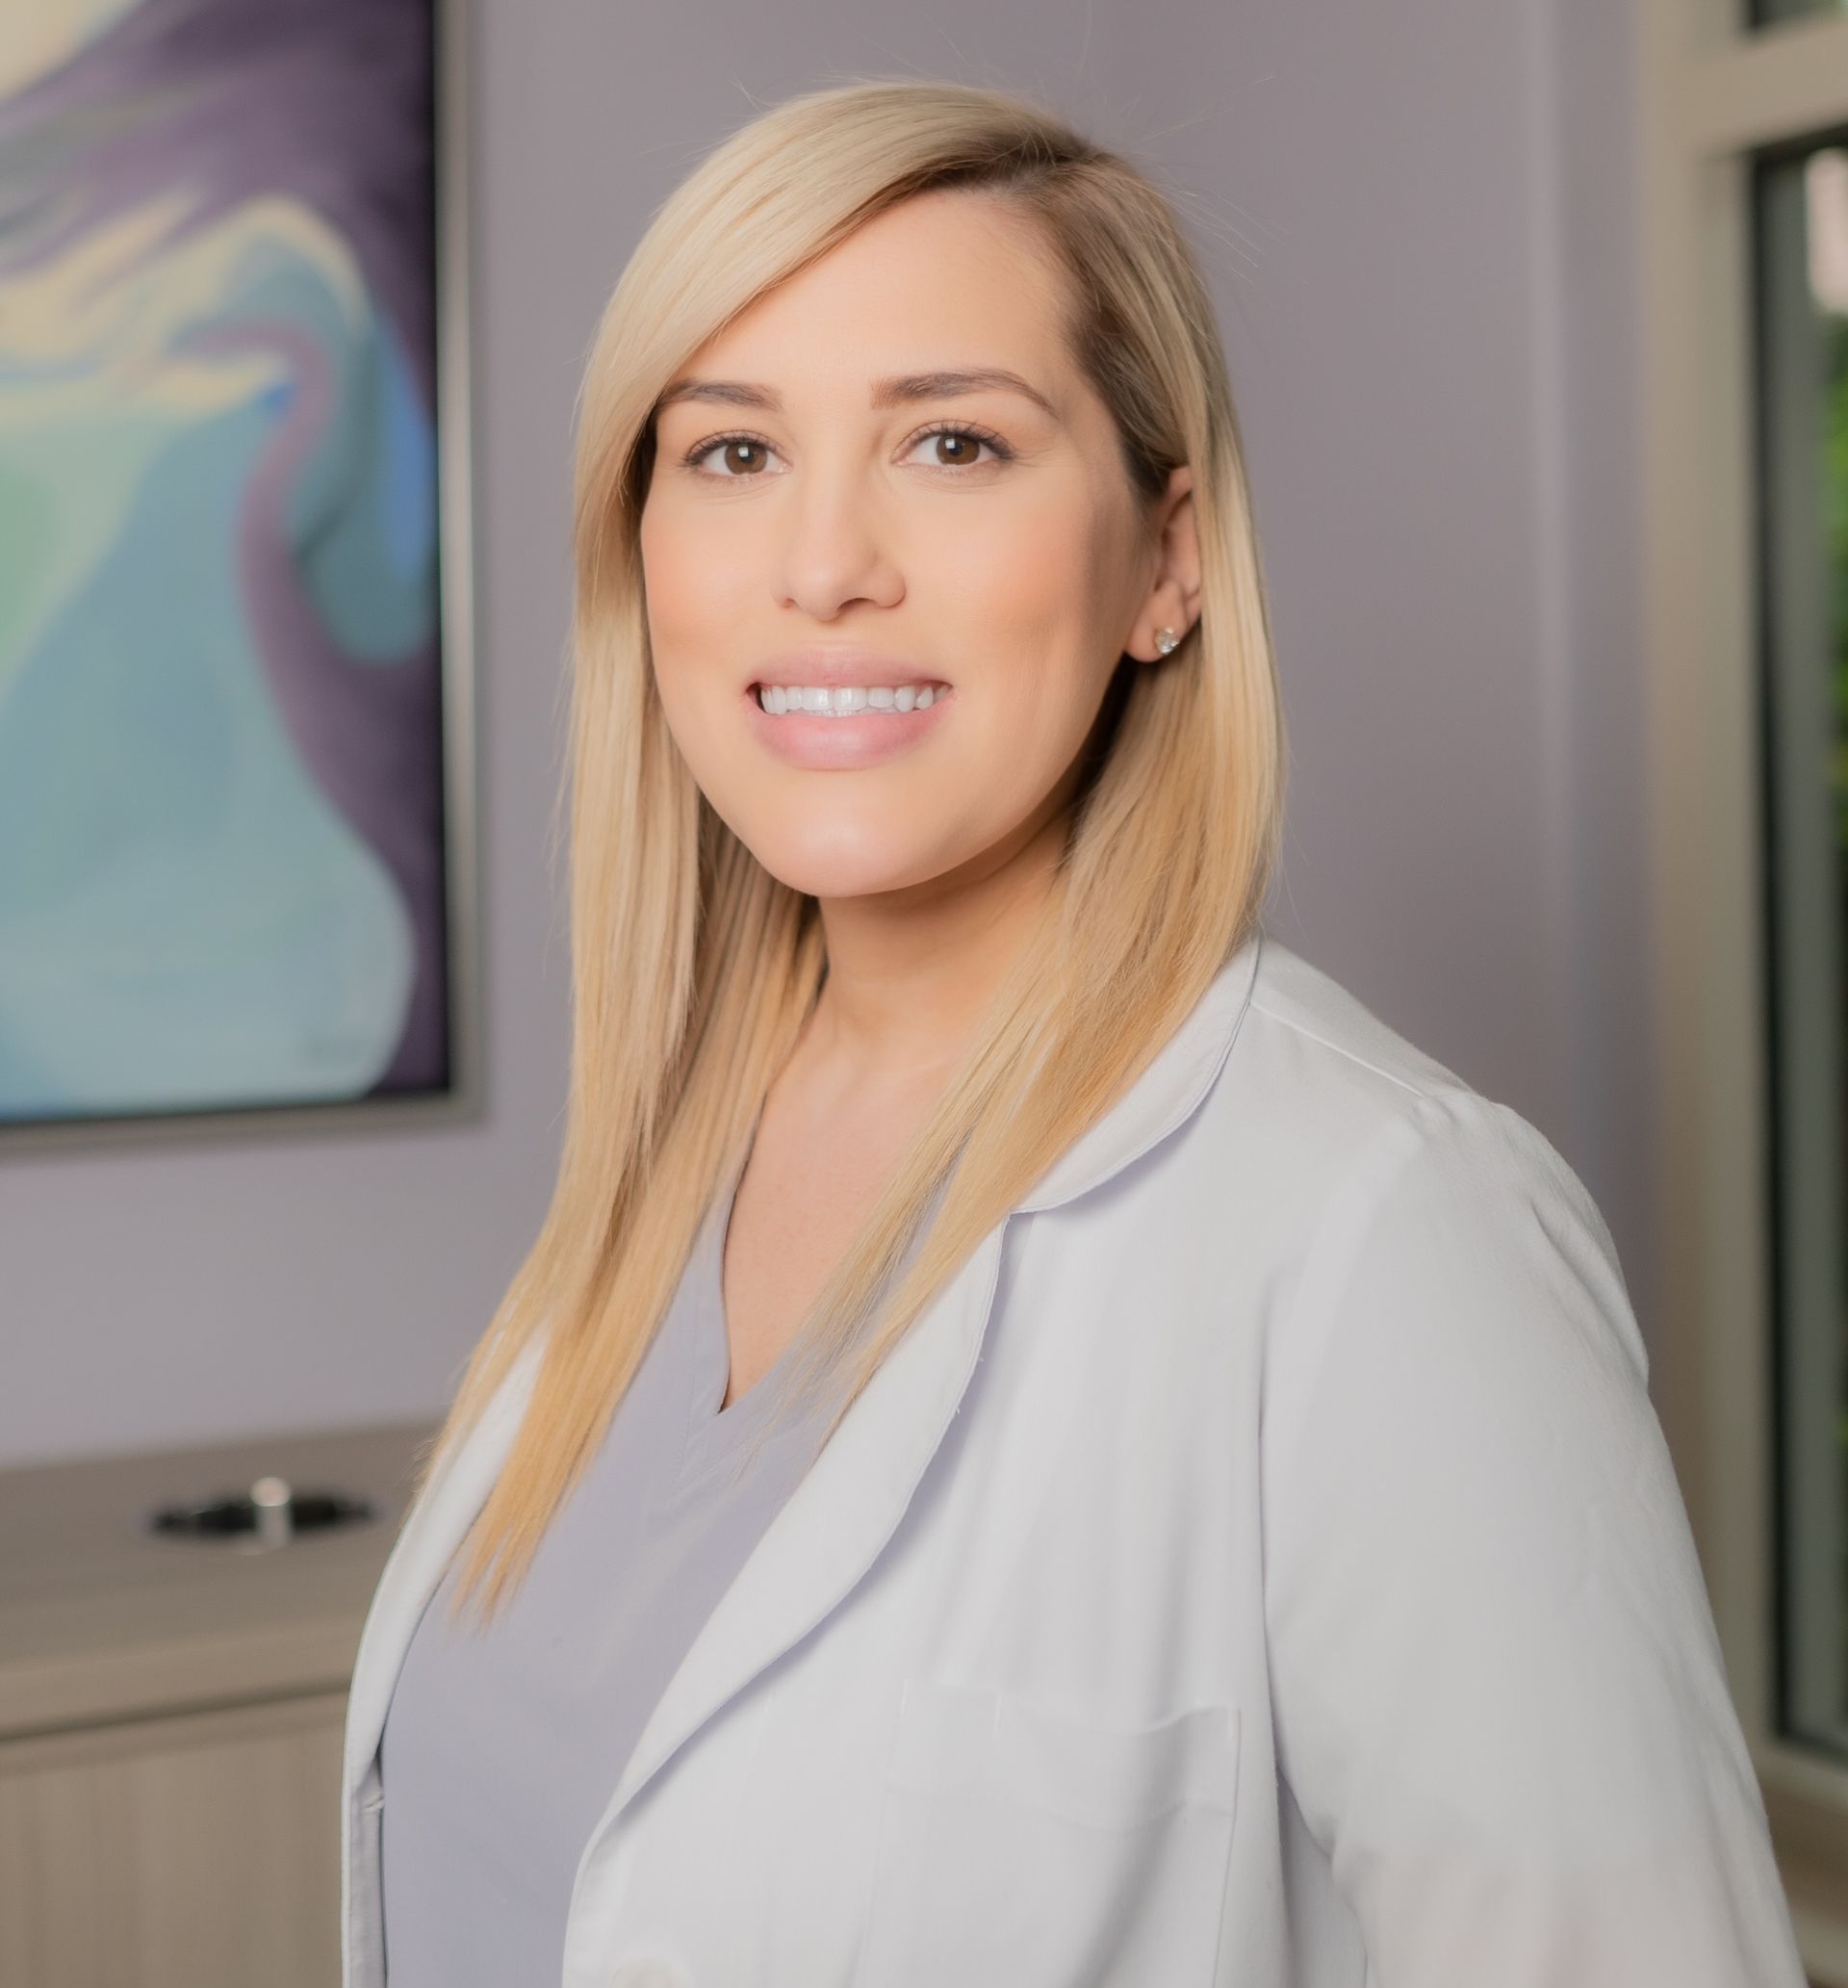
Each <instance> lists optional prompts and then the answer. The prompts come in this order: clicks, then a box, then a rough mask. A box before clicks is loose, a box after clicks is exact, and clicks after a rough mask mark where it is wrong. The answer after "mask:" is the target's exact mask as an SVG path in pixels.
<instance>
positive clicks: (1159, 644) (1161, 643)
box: [1155, 628, 1181, 656]
mask: <svg viewBox="0 0 1848 1988" xmlns="http://www.w3.org/2000/svg"><path fill="white" fill-rule="evenodd" d="M1155 646H1156V648H1158V649H1159V650H1160V651H1161V652H1162V654H1163V655H1164V656H1171V655H1172V654H1173V653H1174V651H1175V650H1176V649H1178V648H1179V647H1180V646H1181V638H1180V636H1179V635H1177V634H1176V633H1174V631H1173V630H1172V629H1171V628H1158V629H1157V630H1156V631H1155Z"/></svg>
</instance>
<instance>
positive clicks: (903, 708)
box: [752, 678, 950, 718]
mask: <svg viewBox="0 0 1848 1988" xmlns="http://www.w3.org/2000/svg"><path fill="white" fill-rule="evenodd" d="M752 688H753V691H754V693H755V695H756V697H757V708H758V710H763V711H766V712H768V713H769V714H770V716H772V717H778V718H780V717H816V718H820V717H827V718H851V717H865V716H874V715H877V714H879V713H882V712H883V713H885V714H886V715H888V716H901V715H903V714H904V713H905V712H907V711H913V710H919V711H923V710H930V708H931V707H932V705H934V704H936V703H937V702H939V701H940V700H941V699H943V698H945V697H948V696H949V695H950V685H949V684H941V683H938V682H937V681H936V680H935V679H932V678H926V679H923V680H922V681H920V682H917V683H911V684H834V685H832V686H829V685H824V684H754V685H753V686H752Z"/></svg>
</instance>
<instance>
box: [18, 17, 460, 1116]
mask: <svg viewBox="0 0 1848 1988" xmlns="http://www.w3.org/2000/svg"><path fill="white" fill-rule="evenodd" d="M440 27H441V22H440V19H439V17H438V13H437V11H436V9H435V7H434V4H433V0H30V4H29V5H26V6H23V7H14V8H9V9H5V10H0V1143H4V1135H5V1134H6V1132H7V1131H8V1130H9V1128H13V1127H19V1126H47V1125H57V1124H60V1123H71V1122H77V1121H83V1122H88V1123H95V1122H98V1121H112V1120H115V1121H120V1120H138V1119H145V1118H148V1117H150V1116H152V1117H159V1118H162V1119H166V1118H167V1117H169V1116H175V1115H177V1116H185V1115H189V1114H197V1113H222V1112H227V1111H232V1112H249V1111H257V1110H264V1111H273V1110H275V1109H277V1108H278V1107H301V1106H314V1107H325V1106H330V1105H342V1104H351V1103H353V1102H355V1101H356V1100H361V1099H372V1100H378V1099H382V1098H387V1097H390V1098H398V1099H410V1098H414V1097H430V1096H432V1095H443V1096H447V1095H449V1093H450V1092H451V1090H452V1087H453V1084H454V1078H455V1071H454V1064H455V1034H456V1030H455V1026H454V1021H455V1001H456V994H457V989H456V985H455V982H456V978H457V975H456V972H455V969H454V962H453V960H452V958H451V942H452V931H453V928H454V927H455V926H456V925H457V923H458V919H457V917H456V903H455V898H454V888H455V881H456V877H455V860H454V845H455V840H456V833H455V832H456V817H457V813H458V809H459V807H460V799H461V797H460V796H458V795H457V794H455V793H454V792H452V791H447V790H446V789H449V788H452V787H454V785H455V779H454V774H455V768H456V766H457V764H458V763H460V761H459V756H458V754H457V751H456V743H457V742H456V740H455V739H454V737H453V736H450V735H451V731H452V728H453V726H454V725H455V724H456V723H458V722H460V718H461V713H462V710H463V709H465V708H466V704H467V700H466V698H463V697H460V696H458V694H457V692H458V684H457V680H456V676H455V668H454V662H455V658H453V657H452V656H449V655H448V654H447V653H446V647H447V645H446V642H445V637H444V629H445V625H446V622H448V621H450V620H452V619H453V616H452V615H451V616H446V614H445V613H444V612H443V609H442V601H443V586H442V584H441V583H440V582H441V581H442V579H443V576H442V573H441V561H440V559H439V551H440V549H441V547H442V545H443V543H444V540H445V532H444V530H443V523H444V520H443V504H442V503H441V502H440V493H441V491H442V490H443V489H444V488H446V487H448V486H447V485H446V482H445V478H444V475H443V468H444V465H443V460H442V457H443V451H444V447H445V446H447V438H446V437H444V436H443V434H442V432H441V424H440V423H439V421H438V418H437V410H438V408H439V406H440V405H441V404H442V400H443V397H442V396H441V395H440V394H439V388H438V364H437V360H438V346H439V331H440V328H441V327H440V320H441V318H442V312H441V310H440V307H439V297H438V287H437V265H438V260H439V257H438V227H439V221H440V219H442V217H441V216H440V214H439V207H440V205H441V203H442V199H443V198H444V197H445V196H444V195H443V193H442V186H441V177H442V176H441V175H440V173H439V171H438V145H437V141H436V129H437V126H436V116H437V111H438V108H439V106H438V102H437V98H438V90H437V74H438V68H437V52H438V51H437V41H438V35H439V30H440Z"/></svg>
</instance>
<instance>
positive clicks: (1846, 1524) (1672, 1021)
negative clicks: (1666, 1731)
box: [1635, 0, 1848, 1988]
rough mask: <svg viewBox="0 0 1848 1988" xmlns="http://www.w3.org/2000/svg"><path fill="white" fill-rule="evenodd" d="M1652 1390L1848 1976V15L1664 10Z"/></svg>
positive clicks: (1812, 1903) (1648, 22)
mask: <svg viewBox="0 0 1848 1988" xmlns="http://www.w3.org/2000/svg"><path fill="white" fill-rule="evenodd" d="M1635 4H1636V14H1635V18H1636V21H1637V25H1638V32H1639V42H1638V53H1639V59H1640V60H1639V75H1640V82H1641V88H1642V102H1641V106H1640V112H1641V116H1640V121H1639V131H1640V154H1639V156H1640V164H1641V168H1642V181H1641V194H1642V205H1641V216H1642V228H1643V240H1642V242H1641V244H1640V250H1641V252H1640V254H1639V256H1638V259H1637V268H1638V271H1639V276H1640V282H1641V301H1642V309H1643V335H1644V354H1643V359H1644V372H1643V377H1642V380H1641V382H1640V385H1641V390H1642V394H1643V404H1642V415H1643V442H1644V450H1645V459H1644V466H1643V467H1644V478H1643V487H1644V491H1645V503H1646V507H1647V508H1646V516H1645V520H1644V529H1645V546H1646V572H1645V608H1646V627H1647V658H1646V660H1647V667H1648V673H1649V684H1648V691H1649V705H1650V739H1651V750H1652V763H1651V765H1650V767H1649V769H1648V774H1649V787H1650V794H1651V810H1652V817H1653V846H1654V849H1655V880H1654V891H1653V901H1654V904H1655V907H1656V910H1657V917H1658V924H1657V930H1658V933H1659V938H1660V946H1659V951H1658V954H1657V963H1658V977H1657V990H1658V1002H1659V1005H1658V1008H1657V1018H1658V1027H1657V1030H1656V1037H1657V1045H1658V1053H1659V1058H1660V1062H1659V1068H1658V1072H1657V1081H1658V1096H1659V1097H1660V1098H1661V1123H1660V1133H1659V1137H1660V1145H1659V1154H1660V1168H1659V1171H1660V1178H1661V1181H1662V1185H1663V1208H1662V1216H1663V1229H1662V1251H1661V1264H1662V1275H1661V1280H1660V1288H1661V1293H1662V1298H1663V1312H1662V1316H1661V1318H1660V1320H1659V1322H1658V1323H1659V1326H1660V1330H1659V1331H1658V1333H1657V1334H1656V1335H1655V1348H1654V1362H1653V1374H1652V1380H1653V1381H1654V1391H1655V1400H1656V1403H1657V1406H1658V1407H1659V1409H1660V1410H1661V1414H1662V1421H1663V1425H1664V1427H1665V1429H1666V1430H1667V1432H1668V1436H1669V1441H1670V1445H1671V1447H1672V1448H1673V1450H1674V1453H1675V1459H1676V1463H1677V1467H1678V1469H1679V1471H1680V1474H1681V1485H1682V1488H1683V1491H1684V1493H1685V1495H1686V1497H1687V1502H1688V1510H1689V1513H1690V1516H1691V1517H1692V1519H1693V1522H1694V1529H1695V1535H1696V1537H1697V1539H1698V1541H1699V1543H1700V1548H1701V1557H1702V1562H1703V1565H1704V1567H1705V1570H1706V1573H1707V1586H1708V1590H1709V1592H1710V1593H1711V1595H1712V1598H1713V1609H1714V1615H1715V1618H1716V1621H1717V1623H1718V1626H1719V1631H1720V1637H1721V1641H1722V1643H1723V1645H1724V1648H1725V1653H1726V1664H1727V1674H1728V1677H1729V1680H1730V1681H1731V1684H1732V1690H1733V1693H1734V1696H1735V1699H1736V1701H1737V1704H1738V1709H1739V1716H1740V1720H1741V1723H1742V1724H1743V1726H1744V1727H1745V1731H1746V1735H1747V1738H1748V1740H1749V1741H1750V1743H1751V1745H1752V1752H1753V1759H1754V1763H1755V1765H1756V1767H1757V1769H1758V1777H1759V1782H1760V1785H1761V1786H1762V1788H1763V1790H1764V1795H1765V1805H1766V1808H1767V1810H1768V1811H1769V1813H1770V1817H1771V1824H1772V1833H1773V1836H1774V1838H1775V1840H1776V1842H1777V1845H1778V1850H1779V1857H1780V1861H1781V1863H1782V1865H1783V1868H1784V1879H1785V1884H1786V1887H1787V1889H1788V1891H1789V1895H1790V1902H1791V1907H1792V1917H1793V1919H1794V1920H1795V1922H1796V1925H1797V1933H1798V1939H1799V1942H1800V1944H1801V1945H1802V1947H1803V1950H1804V1957H1805V1961H1806V1964H1807V1966H1808V1967H1809V1972H1810V1975H1811V1977H1812V1978H1813V1979H1814V1980H1815V1981H1816V1982H1817V1983H1819V1984H1827V1988H1848V0H1635Z"/></svg>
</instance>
